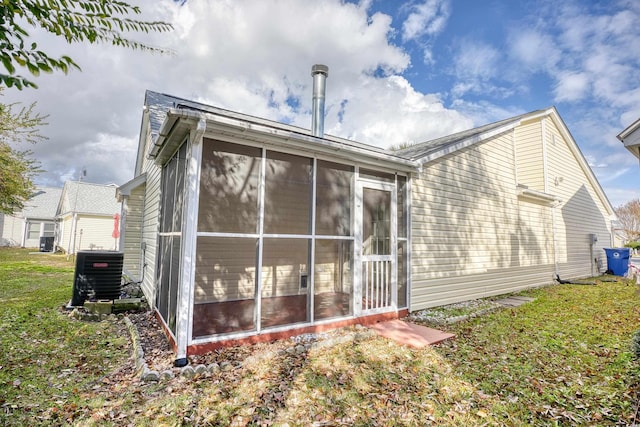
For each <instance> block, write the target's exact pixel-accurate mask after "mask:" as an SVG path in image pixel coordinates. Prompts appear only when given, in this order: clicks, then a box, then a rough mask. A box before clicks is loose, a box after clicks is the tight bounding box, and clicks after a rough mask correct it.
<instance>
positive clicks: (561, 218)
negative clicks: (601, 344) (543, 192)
mask: <svg viewBox="0 0 640 427" xmlns="http://www.w3.org/2000/svg"><path fill="white" fill-rule="evenodd" d="M545 120H546V122H545V129H546V135H545V136H546V144H547V147H546V149H547V153H548V155H547V164H548V166H547V167H548V170H549V174H548V175H549V176H548V182H547V186H548V189H549V192H550V193H553V194H555V195H557V196H558V197H559V198H560V199H561V200H562V204H561V206H560V207H559V211H558V214H557V215H556V221H557V225H558V230H559V232H558V234H557V240H558V247H559V252H560V253H559V265H558V272H559V274H560V277H562V278H564V277H584V276H588V275H591V274H592V268H595V265H594V262H593V259H594V258H600V260H601V262H603V265H606V257H605V254H604V251H603V249H602V248H605V247H610V245H611V223H610V220H609V218H608V216H607V214H606V208H605V206H604V204H603V202H602V200H600V198H599V197H598V194H597V193H596V189H595V188H594V187H593V185H592V184H591V183H590V182H589V181H588V180H587V179H586V177H585V172H584V171H583V169H582V168H581V167H580V162H579V159H578V158H577V157H576V155H575V154H574V152H573V151H572V150H571V149H570V144H571V143H572V142H571V141H566V140H565V139H564V138H563V136H562V134H561V132H560V131H559V129H558V128H557V126H556V125H555V124H554V122H553V121H552V120H551V119H545ZM589 234H596V235H597V236H598V242H597V243H596V244H595V245H594V247H593V250H592V249H591V246H590V240H589ZM593 274H597V271H595V270H594V271H593Z"/></svg>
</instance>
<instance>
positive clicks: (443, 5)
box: [402, 0, 451, 41]
mask: <svg viewBox="0 0 640 427" xmlns="http://www.w3.org/2000/svg"><path fill="white" fill-rule="evenodd" d="M450 9H451V8H450V4H449V0H426V1H425V2H424V3H422V4H418V5H414V6H413V7H412V8H411V10H412V12H411V13H410V14H409V16H408V17H407V19H406V20H405V21H404V24H403V25H402V38H403V39H404V40H405V41H408V40H416V39H419V38H421V37H423V36H425V35H426V36H434V35H436V34H438V33H440V32H441V31H442V30H443V29H444V27H445V25H446V23H447V20H448V19H449V14H450Z"/></svg>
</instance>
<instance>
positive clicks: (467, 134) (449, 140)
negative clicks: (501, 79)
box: [395, 110, 544, 160]
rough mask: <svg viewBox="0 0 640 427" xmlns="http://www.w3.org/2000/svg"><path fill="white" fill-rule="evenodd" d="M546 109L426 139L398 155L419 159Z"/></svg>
mask: <svg viewBox="0 0 640 427" xmlns="http://www.w3.org/2000/svg"><path fill="white" fill-rule="evenodd" d="M542 111H544V110H536V111H532V112H529V113H525V114H521V115H519V116H515V117H510V118H508V119H504V120H500V121H497V122H494V123H489V124H487V125H484V126H480V127H477V128H473V129H467V130H464V131H462V132H458V133H454V134H451V135H447V136H443V137H442V138H437V139H432V140H430V141H425V142H421V143H418V144H415V145H412V146H410V147H407V148H405V149H402V150H398V151H396V153H395V154H396V155H398V156H400V157H404V158H406V159H410V160H419V159H421V158H423V157H425V156H428V155H429V154H432V153H435V152H437V151H440V150H442V149H444V148H446V147H447V146H449V145H453V144H455V143H457V142H459V141H462V140H465V139H468V138H472V137H474V136H477V135H480V134H482V133H485V132H488V131H491V130H493V129H497V128H499V127H501V126H504V125H507V124H509V123H512V122H513V123H516V122H519V121H520V120H521V119H523V118H525V117H527V116H531V115H535V114H537V113H540V112H542Z"/></svg>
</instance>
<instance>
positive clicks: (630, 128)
mask: <svg viewBox="0 0 640 427" xmlns="http://www.w3.org/2000/svg"><path fill="white" fill-rule="evenodd" d="M638 129H640V118H638V120H636V121H635V122H633V123H631V124H630V125H629V126H627V128H626V129H625V130H623V131H622V132H620V133H619V134H618V135H617V136H616V137H617V138H618V139H619V140H620V142H624V140H625V139H626V138H627V137H628V136H629V135H631V134H632V133H634V132H635V131H636V130H638Z"/></svg>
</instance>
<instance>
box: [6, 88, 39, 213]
mask: <svg viewBox="0 0 640 427" xmlns="http://www.w3.org/2000/svg"><path fill="white" fill-rule="evenodd" d="M1 95H2V88H0V96H1ZM17 108H18V104H15V103H14V104H2V103H0V212H2V213H7V214H11V213H12V212H14V211H15V210H17V209H22V207H23V206H24V203H25V202H26V201H27V200H28V199H29V198H30V197H31V195H32V194H33V190H34V184H33V181H32V178H33V177H34V176H35V175H36V174H37V173H38V172H40V168H39V163H38V162H37V161H35V160H33V159H32V158H31V157H30V156H31V151H29V150H24V151H21V150H17V149H15V148H13V147H12V145H13V144H15V143H18V142H28V143H32V144H35V143H36V142H38V141H41V140H44V139H46V137H44V136H43V135H41V134H40V130H39V128H40V127H41V126H44V125H46V124H47V123H46V122H45V120H46V118H47V116H41V115H40V114H38V113H35V112H34V108H35V103H34V104H31V105H30V106H29V107H22V108H20V109H17Z"/></svg>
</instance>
